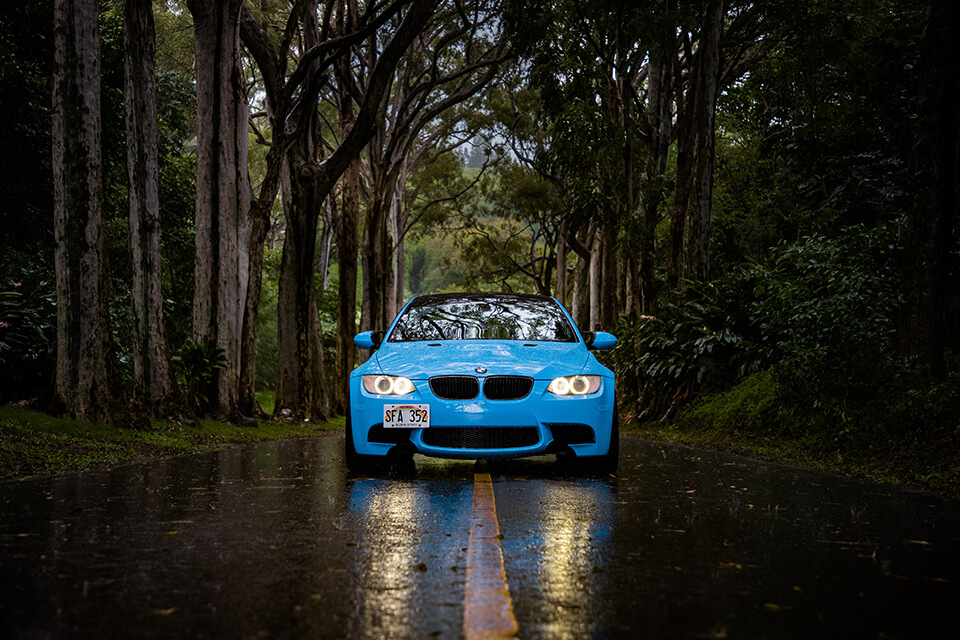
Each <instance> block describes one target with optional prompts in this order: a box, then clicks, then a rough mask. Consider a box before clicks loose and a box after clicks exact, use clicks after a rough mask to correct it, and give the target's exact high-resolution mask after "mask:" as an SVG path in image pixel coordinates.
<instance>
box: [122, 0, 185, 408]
mask: <svg viewBox="0 0 960 640" xmlns="http://www.w3.org/2000/svg"><path fill="white" fill-rule="evenodd" d="M123 19H124V20H123V21H124V49H125V54H124V60H125V72H126V73H125V78H126V86H125V92H124V93H125V100H126V113H127V171H128V174H129V179H130V190H129V194H130V195H129V197H130V253H131V257H132V263H133V268H132V274H133V286H132V296H131V297H132V300H133V342H134V345H133V395H134V399H135V400H136V401H137V402H138V403H139V404H140V405H141V406H142V407H143V408H144V409H146V410H147V411H148V412H149V413H157V412H166V411H169V410H170V409H172V407H171V406H170V405H171V403H172V402H173V400H174V399H175V397H176V395H177V387H176V381H175V380H174V376H173V371H172V369H171V367H170V356H169V351H168V349H167V338H166V328H165V326H164V321H163V292H162V287H161V271H160V269H161V266H160V202H159V152H158V148H157V96H156V83H155V79H154V56H155V44H154V26H153V5H152V3H151V2H150V0H125V1H124V5H123Z"/></svg>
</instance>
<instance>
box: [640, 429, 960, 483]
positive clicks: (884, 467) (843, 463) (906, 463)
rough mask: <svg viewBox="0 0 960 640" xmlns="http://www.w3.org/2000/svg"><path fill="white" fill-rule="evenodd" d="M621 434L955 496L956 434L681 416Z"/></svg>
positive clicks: (959, 469)
mask: <svg viewBox="0 0 960 640" xmlns="http://www.w3.org/2000/svg"><path fill="white" fill-rule="evenodd" d="M621 430H622V432H623V433H625V434H630V435H634V436H639V437H642V438H647V439H651V440H659V441H666V442H677V443H682V444H688V445H692V446H696V447H703V448H708V449H714V450H721V451H729V452H732V453H737V454H741V455H745V456H749V457H751V458H757V459H761V460H769V461H773V462H779V463H783V464H788V465H792V466H796V467H801V468H805V469H816V470H819V471H828V472H832V473H839V474H843V475H846V476H851V477H856V478H864V479H869V480H874V481H877V482H885V483H889V484H894V485H898V486H902V487H906V488H911V489H917V490H920V491H927V492H933V493H940V494H945V495H951V496H960V437H957V436H956V435H953V436H951V435H942V434H941V435H939V436H936V437H925V438H921V437H908V436H899V437H888V438H884V439H882V440H878V441H876V442H872V443H866V444H864V443H862V442H853V441H850V442H844V441H832V440H827V439H824V438H822V437H819V436H815V435H786V436H785V435H784V434H783V433H778V432H775V431H773V430H770V431H767V432H764V431H762V430H758V429H736V428H729V427H726V426H718V425H716V424H712V425H711V424H709V423H706V422H703V421H699V420H690V419H686V418H685V417H684V416H681V417H680V418H679V419H677V420H674V421H672V422H670V423H665V424H660V423H657V422H640V423H637V422H632V423H631V422H627V423H626V424H623V423H621Z"/></svg>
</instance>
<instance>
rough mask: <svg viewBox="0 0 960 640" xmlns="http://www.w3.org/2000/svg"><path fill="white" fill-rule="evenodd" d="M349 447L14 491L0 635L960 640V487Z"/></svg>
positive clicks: (759, 468)
mask: <svg viewBox="0 0 960 640" xmlns="http://www.w3.org/2000/svg"><path fill="white" fill-rule="evenodd" d="M342 444H343V441H342V437H326V438H317V439H312V440H303V441H293V442H283V443H271V444H267V445H259V446H257V447H248V448H237V449H231V450H228V451H224V452H219V453H212V454H205V455H200V456H190V457H183V458H177V459H173V460H169V461H162V462H156V463H151V464H148V465H134V466H128V467H123V468H120V469H116V470H114V471H110V472H87V473H83V474H74V475H70V476H64V477H59V478H53V479H41V480H33V481H25V482H19V483H10V482H7V483H0V638H4V639H7V638H25V639H26V638H30V639H34V638H381V637H382V638H462V637H466V638H474V637H490V636H491V635H493V634H494V633H496V632H497V630H498V629H500V630H501V631H502V629H503V628H502V627H496V626H495V625H494V623H493V622H491V621H492V620H494V618H495V617H496V616H502V618H501V620H502V621H504V622H505V623H506V624H508V625H509V624H513V628H515V629H516V631H517V636H518V637H520V638H524V639H532V638H550V639H553V638H958V637H960V583H958V579H960V575H958V573H960V572H958V568H960V501H957V500H949V499H943V498H938V497H931V496H925V495H919V494H914V493H909V492H903V491H898V490H895V489H892V488H890V487H885V486H879V485H874V484H870V483H863V482H856V481H850V480H844V479H841V478H837V477H834V476H830V475H825V474H817V473H810V472H804V471H798V470H795V469H791V468H786V467H781V466H776V465H770V464H763V463H755V462H751V461H748V460H745V459H743V458H738V457H735V456H730V455H725V454H716V453H707V452H703V451H698V450H694V449H688V448H683V447H675V446H668V445H661V444H652V443H648V442H644V441H640V440H635V439H630V438H625V439H624V440H623V443H622V464H621V475H620V477H619V478H616V479H614V478H609V477H608V478H588V477H578V476H577V475H574V474H570V473H567V472H566V471H565V470H564V469H563V468H562V467H558V466H557V465H556V464H555V463H554V462H553V459H552V458H549V457H548V458H538V459H531V460H522V461H514V462H510V463H504V464H496V465H495V464H486V465H484V464H481V465H475V464H473V463H466V462H448V461H436V460H431V459H427V458H419V457H418V458H417V464H416V468H415V469H413V470H412V471H410V470H408V471H406V472H404V473H400V474H395V475H393V476H390V477H382V478H354V477H347V475H346V473H345V471H344V469H343V466H342V461H341V460H340V456H341V454H340V450H341V447H342ZM497 580H500V581H501V582H499V583H498V582H497ZM491 585H492V586H491ZM498 585H499V586H498Z"/></svg>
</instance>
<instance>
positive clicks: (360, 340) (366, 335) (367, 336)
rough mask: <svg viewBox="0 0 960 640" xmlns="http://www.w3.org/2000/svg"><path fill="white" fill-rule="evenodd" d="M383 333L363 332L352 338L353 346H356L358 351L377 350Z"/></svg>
mask: <svg viewBox="0 0 960 640" xmlns="http://www.w3.org/2000/svg"><path fill="white" fill-rule="evenodd" d="M384 333H385V332H383V331H363V332H361V333H358V334H357V335H355V336H353V344H355V345H357V348H358V349H369V350H375V349H378V348H379V347H380V343H381V342H383V336H384Z"/></svg>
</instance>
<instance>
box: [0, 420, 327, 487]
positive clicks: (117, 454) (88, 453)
mask: <svg viewBox="0 0 960 640" xmlns="http://www.w3.org/2000/svg"><path fill="white" fill-rule="evenodd" d="M261 404H263V403H261ZM342 430H343V418H339V419H333V420H330V421H329V422H326V423H323V424H313V423H309V422H298V423H295V424H288V423H286V422H279V421H265V420H264V421H258V422H257V424H256V426H253V425H249V426H238V425H232V424H226V423H222V422H214V421H206V420H204V421H200V422H199V424H196V425H189V424H184V423H177V422H160V421H155V422H153V423H152V428H151V429H149V430H137V429H117V428H114V427H109V426H105V425H100V424H93V423H89V422H78V421H75V420H66V419H62V418H55V417H51V416H49V415H47V414H44V413H40V412H38V411H31V410H28V409H21V408H15V407H0V478H2V479H22V478H29V477H35V476H43V475H51V474H59V473H68V472H70V471H79V470H83V469H92V468H106V467H111V466H114V465H118V464H124V463H128V462H134V461H138V460H149V459H156V458H166V457H170V456H174V455H178V454H183V453H190V452H195V451H206V450H211V449H221V448H224V447H227V446H229V445H233V444H240V443H247V442H258V441H266V440H280V439H285V438H299V437H309V436H317V435H326V434H329V433H335V432H337V431H342Z"/></svg>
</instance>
